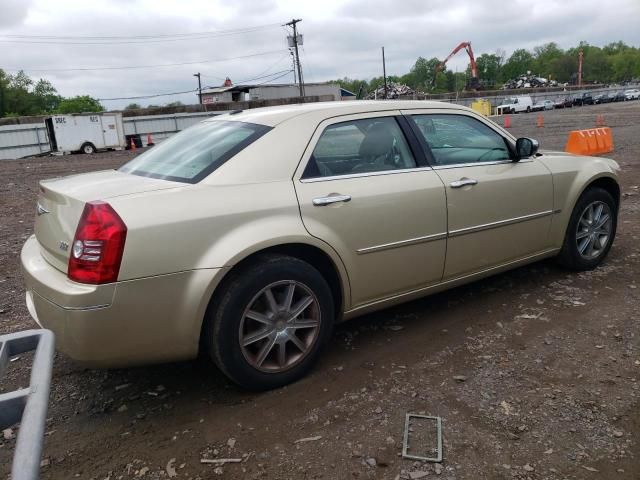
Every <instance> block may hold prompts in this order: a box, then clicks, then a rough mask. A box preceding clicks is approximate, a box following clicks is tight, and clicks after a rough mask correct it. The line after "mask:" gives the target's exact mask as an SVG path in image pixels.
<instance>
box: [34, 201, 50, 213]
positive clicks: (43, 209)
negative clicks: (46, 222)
mask: <svg viewBox="0 0 640 480" xmlns="http://www.w3.org/2000/svg"><path fill="white" fill-rule="evenodd" d="M36 213H37V214H38V216H40V215H44V214H45V213H50V212H49V210H47V209H46V208H44V207H43V206H42V205H40V204H39V203H38V206H37V207H36Z"/></svg>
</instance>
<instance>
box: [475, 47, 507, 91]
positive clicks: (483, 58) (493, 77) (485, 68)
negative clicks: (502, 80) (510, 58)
mask: <svg viewBox="0 0 640 480" xmlns="http://www.w3.org/2000/svg"><path fill="white" fill-rule="evenodd" d="M500 62H501V59H500V57H498V55H495V54H493V53H490V54H489V53H483V54H482V55H480V56H479V57H478V58H477V59H476V65H477V66H478V76H479V77H480V80H482V82H483V83H485V84H487V85H495V84H496V83H497V82H498V79H499V77H500V69H501V65H500ZM469 73H471V72H469Z"/></svg>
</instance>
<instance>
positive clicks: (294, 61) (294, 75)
mask: <svg viewBox="0 0 640 480" xmlns="http://www.w3.org/2000/svg"><path fill="white" fill-rule="evenodd" d="M289 53H290V54H291V66H292V67H293V68H292V71H293V84H294V85H295V84H297V83H298V76H297V75H296V57H295V55H294V54H293V52H292V51H291V50H289Z"/></svg>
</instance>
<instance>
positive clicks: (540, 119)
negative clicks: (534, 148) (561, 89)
mask: <svg viewBox="0 0 640 480" xmlns="http://www.w3.org/2000/svg"><path fill="white" fill-rule="evenodd" d="M536 127H538V128H540V127H544V117H543V116H542V114H541V113H539V114H538V120H537V121H536Z"/></svg>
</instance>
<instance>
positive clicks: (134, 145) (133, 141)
mask: <svg viewBox="0 0 640 480" xmlns="http://www.w3.org/2000/svg"><path fill="white" fill-rule="evenodd" d="M136 148H138V147H136V141H135V140H134V138H133V137H131V150H135V149H136Z"/></svg>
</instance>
